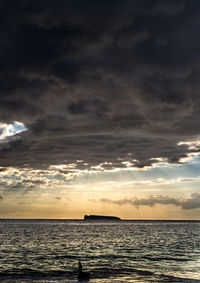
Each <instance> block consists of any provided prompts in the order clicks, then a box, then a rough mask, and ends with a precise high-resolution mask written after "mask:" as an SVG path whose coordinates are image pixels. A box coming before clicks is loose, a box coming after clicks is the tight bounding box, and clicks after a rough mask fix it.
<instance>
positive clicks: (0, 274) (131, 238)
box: [0, 220, 200, 283]
mask: <svg viewBox="0 0 200 283" xmlns="http://www.w3.org/2000/svg"><path fill="white" fill-rule="evenodd" d="M78 260H80V261H81V262H82V265H83V269H85V270H86V271H90V272H91V280H90V282H91V283H92V282H200V221H196V222H190V221H188V222H166V221H162V222H159V221H158V222H156V221H146V222H145V221H144V222H137V221H135V222H134V221H121V222H95V223H94V222H90V223H87V222H84V221H61V220H0V280H4V281H6V282H8V281H9V282H13V281H16V280H19V281H23V282H30V281H35V280H37V281H40V282H55V281H59V282H77V280H76V276H77V268H78V265H77V261H78Z"/></svg>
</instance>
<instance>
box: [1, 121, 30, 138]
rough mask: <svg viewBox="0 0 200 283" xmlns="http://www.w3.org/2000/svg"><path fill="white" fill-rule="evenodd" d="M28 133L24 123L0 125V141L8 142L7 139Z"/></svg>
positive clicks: (16, 122) (15, 122)
mask: <svg viewBox="0 0 200 283" xmlns="http://www.w3.org/2000/svg"><path fill="white" fill-rule="evenodd" d="M24 131H27V128H26V126H25V125H24V124H23V123H22V122H18V121H14V122H13V124H6V123H0V140H1V141H7V138H9V137H12V136H15V135H17V134H19V133H21V132H24Z"/></svg>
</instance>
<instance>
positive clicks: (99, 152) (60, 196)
mask: <svg viewBox="0 0 200 283" xmlns="http://www.w3.org/2000/svg"><path fill="white" fill-rule="evenodd" d="M199 13H200V2H199V1H198V0H190V1H188V0H182V1H180V0H168V1H161V0H109V1H108V0H76V1H74V0H67V1H64V0H60V1H55V0H43V1H40V0H29V1H25V0H15V1H14V0H6V1H4V0H3V1H0V31H1V37H0V50H1V52H0V218H61V219H65V218H67V219H80V218H81V219H82V218H83V217H84V215H85V214H98V215H115V216H118V217H121V218H123V219H200V189H199V188H200V128H199V121H200V95H199V90H200V80H199V77H200V36H199V33H200V17H199Z"/></svg>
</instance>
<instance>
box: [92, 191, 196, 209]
mask: <svg viewBox="0 0 200 283" xmlns="http://www.w3.org/2000/svg"><path fill="white" fill-rule="evenodd" d="M94 201H96V200H94ZM99 201H100V202H103V203H108V204H116V205H126V204H130V205H133V206H135V207H137V208H139V207H140V206H150V207H154V206H155V205H156V204H162V205H175V206H180V207H181V208H182V209H183V210H191V209H196V208H200V194H198V193H195V194H192V195H191V197H190V198H187V199H178V198H172V197H168V196H150V197H149V198H141V199H140V198H136V199H121V200H110V199H106V198H102V199H100V200H99Z"/></svg>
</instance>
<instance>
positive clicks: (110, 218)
mask: <svg viewBox="0 0 200 283" xmlns="http://www.w3.org/2000/svg"><path fill="white" fill-rule="evenodd" d="M84 220H85V221H99V220H100V221H105V220H106V221H120V220H121V219H120V218H119V217H116V216H103V215H85V216H84Z"/></svg>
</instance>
